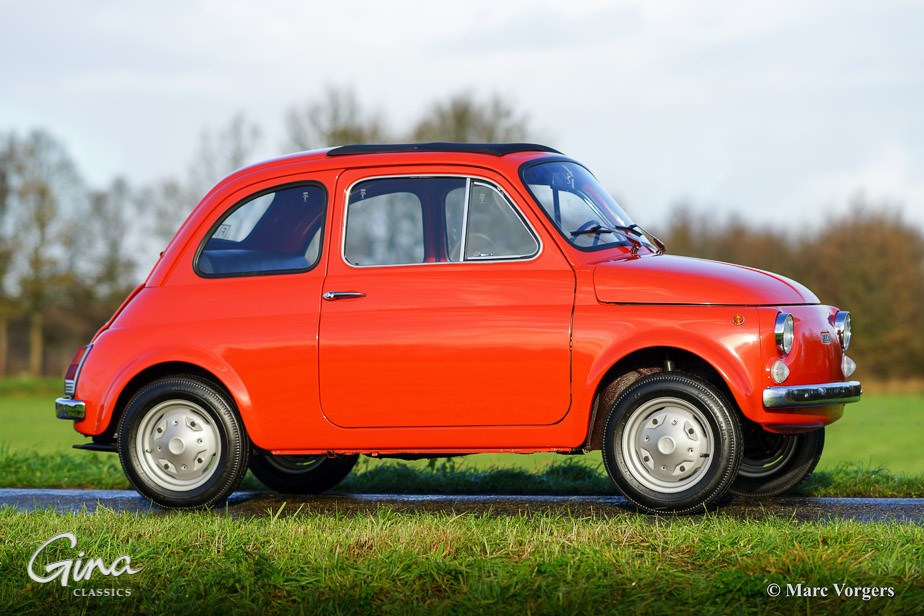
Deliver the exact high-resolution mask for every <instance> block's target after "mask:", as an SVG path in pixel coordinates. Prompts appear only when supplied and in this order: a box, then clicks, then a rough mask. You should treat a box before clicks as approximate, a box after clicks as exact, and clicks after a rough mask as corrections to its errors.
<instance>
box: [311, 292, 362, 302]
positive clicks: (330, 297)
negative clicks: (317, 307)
mask: <svg viewBox="0 0 924 616" xmlns="http://www.w3.org/2000/svg"><path fill="white" fill-rule="evenodd" d="M321 297H323V298H324V299H326V300H327V301H329V302H335V301H337V300H338V299H358V298H360V297H366V294H365V293H362V292H360V291H328V292H326V293H325V294H324V295H322V296H321Z"/></svg>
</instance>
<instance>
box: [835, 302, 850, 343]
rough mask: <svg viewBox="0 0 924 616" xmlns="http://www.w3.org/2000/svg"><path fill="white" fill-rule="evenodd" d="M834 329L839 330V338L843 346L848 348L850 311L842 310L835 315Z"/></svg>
mask: <svg viewBox="0 0 924 616" xmlns="http://www.w3.org/2000/svg"><path fill="white" fill-rule="evenodd" d="M834 331H835V332H837V339H838V340H840V341H841V348H842V349H843V350H845V351H846V350H847V347H849V346H850V313H849V312H847V311H846V310H841V311H840V312H838V313H837V314H836V315H834Z"/></svg>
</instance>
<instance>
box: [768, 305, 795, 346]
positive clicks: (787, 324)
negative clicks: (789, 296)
mask: <svg viewBox="0 0 924 616" xmlns="http://www.w3.org/2000/svg"><path fill="white" fill-rule="evenodd" d="M773 334H774V336H776V350H777V351H779V352H780V353H782V354H783V355H789V352H790V351H791V350H792V343H793V340H795V338H796V325H795V321H794V320H793V318H792V315H791V314H789V313H786V312H781V313H780V314H778V315H776V323H775V324H774V326H773Z"/></svg>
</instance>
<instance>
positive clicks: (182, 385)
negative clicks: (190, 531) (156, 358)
mask: <svg viewBox="0 0 924 616" xmlns="http://www.w3.org/2000/svg"><path fill="white" fill-rule="evenodd" d="M248 454H249V441H248V439H247V435H246V434H245V432H244V427H243V424H242V423H241V420H240V418H239V417H238V416H237V412H236V411H235V409H234V406H233V403H232V402H231V401H230V399H229V398H228V397H227V396H226V394H224V392H222V391H221V390H220V389H219V388H217V387H215V386H214V385H213V384H212V383H209V382H208V381H204V380H201V379H198V378H194V377H185V376H180V377H168V378H164V379H160V380H157V381H154V382H153V383H151V384H149V385H147V386H146V387H144V388H143V389H142V390H141V391H139V392H138V393H137V394H135V396H134V397H133V398H132V399H131V401H130V402H129V403H128V406H127V407H126V409H125V413H124V415H123V416H122V420H121V422H120V424H119V459H120V461H121V462H122V468H123V469H124V471H125V475H126V476H127V477H128V480H129V481H130V482H131V484H132V485H133V486H134V487H135V489H137V490H138V491H139V492H140V493H141V494H142V495H143V496H145V497H147V498H148V499H149V500H151V501H152V502H154V503H155V504H157V505H160V506H161V507H166V508H170V509H192V508H198V507H206V506H210V505H213V504H215V503H217V502H219V501H221V500H224V499H225V498H227V497H228V495H230V494H231V492H233V491H234V489H235V488H237V486H238V485H239V484H240V482H241V479H242V478H243V477H244V474H245V473H246V472H247V457H248Z"/></svg>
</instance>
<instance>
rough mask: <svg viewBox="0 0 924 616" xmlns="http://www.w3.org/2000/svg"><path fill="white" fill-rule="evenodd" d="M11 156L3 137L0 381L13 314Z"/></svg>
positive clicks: (10, 146)
mask: <svg viewBox="0 0 924 616" xmlns="http://www.w3.org/2000/svg"><path fill="white" fill-rule="evenodd" d="M13 155H14V152H13V138H12V137H6V136H4V137H2V142H0V377H3V376H6V374H7V370H8V360H9V352H10V342H9V323H10V319H11V318H12V316H13V314H14V311H15V303H14V300H13V295H12V293H11V292H10V289H9V282H10V281H9V280H8V278H9V275H10V269H11V266H12V262H13V255H14V254H15V253H16V243H17V242H16V234H15V233H14V232H13V231H14V230H13V221H12V220H11V215H10V213H11V201H12V195H11V191H12V183H13Z"/></svg>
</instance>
